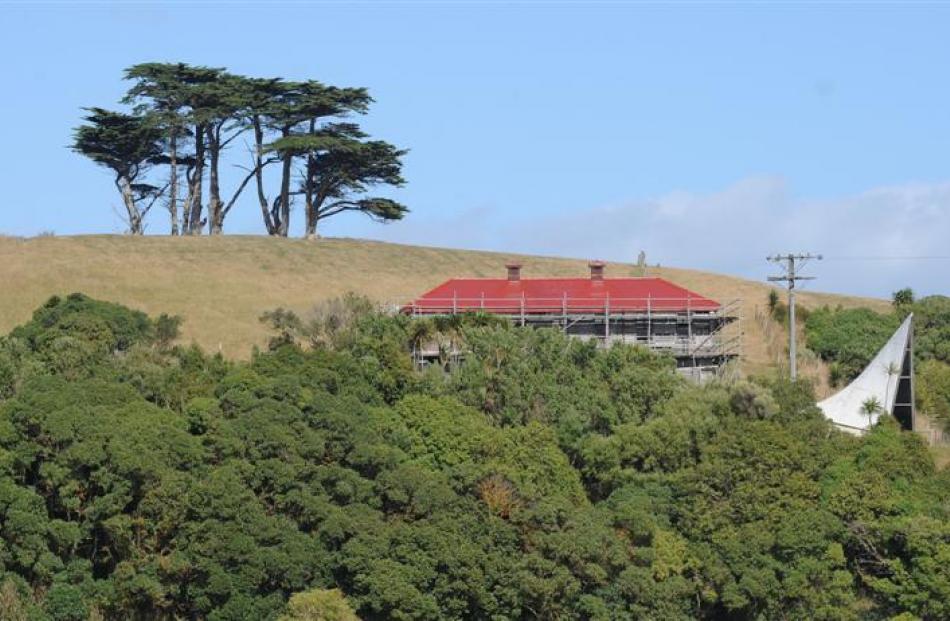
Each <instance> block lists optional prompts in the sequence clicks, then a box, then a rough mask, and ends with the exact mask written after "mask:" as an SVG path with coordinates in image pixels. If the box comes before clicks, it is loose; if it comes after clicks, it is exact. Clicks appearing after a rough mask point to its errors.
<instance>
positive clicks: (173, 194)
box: [168, 128, 178, 235]
mask: <svg viewBox="0 0 950 621" xmlns="http://www.w3.org/2000/svg"><path fill="white" fill-rule="evenodd" d="M168 151H169V162H168V163H169V166H170V167H171V178H170V179H169V180H168V188H169V189H168V192H169V194H168V216H169V218H170V219H171V234H172V235H178V130H177V128H175V129H172V132H171V137H170V138H169V141H168Z"/></svg>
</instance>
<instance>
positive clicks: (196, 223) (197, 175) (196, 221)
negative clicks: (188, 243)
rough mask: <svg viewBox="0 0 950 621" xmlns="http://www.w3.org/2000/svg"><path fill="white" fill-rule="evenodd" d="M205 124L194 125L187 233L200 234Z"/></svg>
mask: <svg viewBox="0 0 950 621" xmlns="http://www.w3.org/2000/svg"><path fill="white" fill-rule="evenodd" d="M204 134H205V126H204V125H196V126H195V171H194V173H192V184H191V186H192V190H191V203H190V206H189V214H188V230H187V231H183V232H184V233H186V234H188V235H201V227H202V224H203V223H202V222H201V212H202V205H201V198H202V194H203V193H204V188H203V186H202V182H203V180H204V175H205V172H204V171H205V140H204Z"/></svg>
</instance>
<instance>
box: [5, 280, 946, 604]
mask: <svg viewBox="0 0 950 621" xmlns="http://www.w3.org/2000/svg"><path fill="white" fill-rule="evenodd" d="M186 320H187V318H186ZM267 320H268V321H269V322H272V323H273V324H274V325H275V326H277V327H279V329H280V330H281V332H280V335H279V337H278V338H275V339H273V341H272V343H271V346H270V347H269V348H268V349H267V350H266V351H259V352H257V353H256V354H255V355H254V356H253V357H252V359H251V360H249V361H247V362H235V361H228V360H225V359H223V358H221V357H220V356H211V355H207V354H205V353H204V352H202V351H200V350H199V349H197V348H196V347H187V346H182V345H176V344H174V342H173V341H174V334H175V328H176V326H177V325H178V321H177V319H174V318H168V317H165V318H157V319H153V318H150V317H148V316H146V315H144V314H143V313H140V312H137V311H134V310H130V309H127V308H124V307H122V306H118V305H115V304H110V303H107V302H101V301H97V300H93V299H90V298H88V297H86V296H83V295H80V294H73V295H69V296H66V297H57V298H53V299H51V300H49V301H48V302H47V303H46V304H44V305H43V306H42V307H41V308H39V309H38V310H37V311H36V313H35V314H34V316H33V318H32V320H31V321H29V322H27V323H25V324H24V325H22V326H20V327H18V328H17V329H15V330H14V331H12V332H11V333H10V334H9V335H7V336H6V337H2V338H0V524H2V526H3V527H2V529H0V573H2V576H0V607H2V609H3V614H5V615H7V616H8V617H10V615H13V616H12V617H10V618H15V619H21V618H29V619H49V620H57V621H59V620H73V619H88V618H96V619H135V618H139V619H146V618H148V619H175V618H186V619H208V620H225V619H284V620H290V619H327V620H330V619H335V620H340V621H343V620H349V619H354V618H360V619H369V620H384V619H393V620H397V619H398V620H406V619H419V620H423V619H425V620H429V619H537V618H541V619H568V618H570V619H575V618H576V619H603V620H607V619H611V620H612V619H643V618H656V619H661V618H662V619H697V618H698V619H725V618H729V619H771V618H785V619H882V620H883V619H892V618H902V619H911V618H919V619H934V620H936V619H944V618H947V616H948V615H950V607H948V602H950V571H948V567H950V564H948V563H947V560H948V558H950V519H948V518H950V515H948V511H950V509H948V506H947V504H946V501H945V499H946V498H947V497H948V494H950V472H948V471H947V470H943V471H937V470H936V469H935V467H934V463H933V461H932V459H931V457H930V456H929V454H928V452H927V450H926V448H925V447H924V446H923V445H922V443H921V442H920V441H919V439H918V438H917V437H916V436H915V435H914V434H909V433H904V432H901V431H900V429H899V428H898V426H897V425H896V424H895V423H894V422H893V421H891V420H889V419H888V418H887V417H883V418H882V422H881V423H880V424H878V425H877V426H876V427H875V428H874V429H873V430H872V432H871V433H870V434H869V435H868V436H867V437H865V438H853V437H850V436H846V435H844V434H841V433H839V432H836V431H835V430H833V429H832V428H831V427H830V426H829V424H828V423H827V422H826V421H825V420H824V419H823V418H822V416H821V415H820V413H819V412H818V410H817V408H816V407H815V404H814V398H813V396H812V394H811V393H810V389H809V387H808V386H807V385H806V384H803V383H795V384H792V383H788V382H783V381H775V380H765V379H761V380H758V379H757V380H751V381H741V382H733V383H713V384H708V385H706V386H702V387H699V386H693V385H691V384H689V383H687V382H685V381H683V380H681V379H680V378H679V377H678V376H677V374H676V372H675V370H674V368H673V363H672V361H671V360H669V359H666V358H664V357H661V356H658V355H655V354H652V353H650V352H648V351H645V350H642V349H639V348H634V347H630V346H624V345H618V346H616V347H614V348H612V349H608V350H601V349H598V348H596V347H595V346H594V345H592V344H590V343H583V342H579V341H576V340H571V339H568V338H566V337H564V336H562V335H561V334H559V333H557V332H555V331H541V330H537V331H536V330H524V329H520V328H513V327H508V326H505V325H498V324H497V323H494V322H491V321H488V320H487V319H486V318H484V317H480V316H477V315H473V316H470V317H462V318H458V319H457V320H455V321H453V322H446V321H442V320H437V321H428V320H422V321H423V323H420V322H418V321H415V320H412V319H410V318H409V317H405V316H395V317H393V316H387V315H384V314H381V313H379V312H377V311H375V310H374V308H373V305H372V304H371V303H369V302H368V301H366V300H363V299H360V298H357V297H355V296H350V297H348V298H346V299H344V300H341V301H338V302H334V303H332V304H327V305H325V306H324V307H323V308H322V309H321V310H320V314H319V315H318V316H315V317H304V318H299V317H296V316H295V315H293V314H292V313H290V312H288V311H281V312H279V313H278V312H275V313H270V314H269V315H268V319H267ZM426 338H433V339H450V340H452V341H453V342H456V343H459V344H462V345H464V348H465V350H466V351H467V352H469V353H468V354H467V355H466V356H465V358H464V359H463V360H462V361H461V363H460V364H458V365H449V366H448V367H447V370H444V369H440V368H438V367H433V368H429V369H427V370H417V369H416V368H415V367H414V366H413V364H412V363H411V359H410V356H409V352H410V351H411V349H412V346H413V343H415V342H418V341H419V339H426ZM899 615H902V616H899Z"/></svg>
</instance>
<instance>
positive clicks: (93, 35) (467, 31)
mask: <svg viewBox="0 0 950 621" xmlns="http://www.w3.org/2000/svg"><path fill="white" fill-rule="evenodd" d="M0 18H2V24H3V35H4V36H3V37H2V38H0V54H2V56H3V58H4V69H3V75H4V78H5V80H4V82H5V84H6V86H7V92H6V96H5V97H3V98H2V99H0V109H2V112H3V116H4V118H6V119H7V120H8V126H7V127H5V129H4V132H3V144H4V145H5V147H6V148H5V149H3V150H2V152H0V170H2V171H3V178H4V179H5V181H6V183H5V184H4V185H5V190H6V192H5V193H6V196H5V200H4V206H3V207H0V210H2V211H0V232H2V233H6V234H14V235H34V234H37V233H39V232H42V231H55V232H56V234H60V235H62V234H74V233H93V232H120V231H121V230H122V223H121V221H120V219H119V218H118V217H117V216H116V215H115V213H114V208H115V207H116V206H118V204H119V201H118V197H117V195H116V194H115V190H114V188H113V186H112V184H111V180H110V178H109V176H108V175H107V174H106V173H105V172H103V171H101V170H98V169H97V168H96V167H95V166H94V165H93V164H91V163H90V162H88V161H86V160H84V159H83V158H81V157H80V156H78V155H75V154H73V153H71V152H70V151H68V150H67V148H66V145H67V144H68V142H69V139H70V133H71V129H72V128H73V127H75V126H76V125H77V124H78V123H79V120H80V118H79V117H80V114H81V110H80V108H81V107H82V106H91V105H98V106H105V107H109V106H114V105H115V102H116V101H117V100H118V99H119V98H120V97H121V95H122V93H123V92H124V89H125V88H126V87H127V85H126V84H125V83H123V81H122V80H121V72H122V69H123V68H124V67H126V66H128V65H131V64H134V63H137V62H143V61H185V62H190V63H194V64H204V65H212V66H225V67H228V68H229V69H230V70H232V71H234V72H237V73H244V74H248V75H258V76H283V77H286V78H291V79H300V78H315V79H319V80H322V81H324V82H327V83H331V84H336V85H341V86H342V85H346V86H366V87H368V88H369V89H370V91H371V93H372V94H373V96H374V97H375V98H376V100H377V103H376V104H375V105H374V107H373V108H372V110H371V112H370V114H369V115H368V116H366V117H365V118H363V119H361V121H362V122H363V124H364V126H365V127H366V128H367V129H368V130H369V131H370V132H371V133H372V134H373V135H374V136H377V137H380V138H383V139H386V140H389V141H391V142H393V143H395V144H397V145H399V146H403V147H406V148H408V149H410V154H409V155H408V156H407V158H406V167H405V176H406V177H407V179H408V184H407V185H406V187H405V188H403V189H401V190H398V191H397V192H393V193H390V195H391V196H393V197H396V198H398V199H399V200H401V201H402V202H404V203H406V204H407V205H408V206H409V207H410V208H411V209H412V213H411V214H410V216H409V217H408V218H407V219H406V220H405V221H404V222H401V223H396V224H392V225H386V226H383V225H378V224H374V223H371V222H369V221H367V220H365V219H361V218H360V217H359V216H357V215H346V216H342V217H339V218H335V219H333V220H330V221H328V222H327V223H326V225H325V226H324V229H323V233H324V234H327V235H333V236H351V237H366V238H376V239H385V240H393V241H401V242H408V243H422V244H428V245H438V246H452V247H466V248H479V249H491V250H504V251H510V252H527V253H543V254H552V255H570V256H579V257H599V258H605V259H608V260H614V261H620V260H627V261H631V260H634V258H635V257H636V255H637V253H638V252H639V251H640V250H641V249H642V250H644V251H646V253H647V257H648V261H650V262H651V263H654V262H659V263H661V264H664V265H677V266H683V267H694V268H703V269H709V270H715V271H721V272H727V273H734V274H738V275H743V276H747V277H750V278H764V276H765V275H766V274H767V273H768V272H769V271H770V270H769V265H768V264H767V263H766V262H765V261H764V256H765V255H766V254H770V253H774V252H785V251H798V250H808V251H814V252H823V253H824V254H826V255H828V257H829V260H827V261H825V262H823V263H822V264H819V265H816V266H815V267H814V268H813V269H812V270H811V271H812V273H813V274H814V275H817V276H818V277H819V280H818V281H816V282H815V283H814V284H813V285H810V286H811V287H813V288H816V289H823V290H833V291H842V292H850V293H863V294H871V295H880V296H887V295H889V294H890V292H891V291H893V290H894V289H896V288H898V287H901V286H905V285H909V286H912V287H914V288H915V289H916V290H917V291H918V292H919V293H937V292H942V293H948V289H950V287H948V284H950V277H948V276H947V273H948V272H950V269H948V268H950V261H948V260H940V259H935V260H899V261H898V260H880V259H875V260H860V261H859V260H850V259H849V260H841V259H845V258H850V257H897V256H901V257H906V256H947V255H950V244H948V239H950V169H948V153H950V74H948V73H947V67H948V66H950V62H948V61H950V37H948V36H947V34H946V33H947V29H948V26H950V7H944V6H940V5H937V4H917V5H907V4H901V5H897V4H894V5H886V4H871V5H855V4H846V5H845V4H839V5H830V6H820V5H817V4H802V5H792V4H785V5H775V4H761V5H752V4H724V5H709V4H680V5H673V6H663V5H658V4H634V3H623V2H610V3H607V2H604V3H597V2H585V3H580V2H576V3H575V2H558V3H551V2H548V3H545V2H508V3H500V2H483V3H476V2H462V3H458V2H455V3H449V2H444V3H439V2H364V3H302V2H297V3H280V2H276V3H266V4H265V3H263V2H260V3H231V4H228V3H210V2H209V3H189V4H186V3H164V4H149V3H64V2H62V3H47V4H39V5H37V4H36V3H32V4H25V3H24V4H3V5H0ZM229 157H230V158H231V161H242V162H243V158H245V157H246V156H245V154H244V153H243V147H236V149H235V150H234V151H233V152H232V153H231V154H229ZM229 179H230V178H229ZM229 179H226V184H227V182H228V181H229ZM246 198H247V199H248V200H246V201H245V202H244V203H243V204H241V205H240V206H239V207H238V208H236V210H235V211H234V212H233V213H232V215H231V216H230V217H229V220H228V221H227V223H226V230H227V231H228V232H232V233H261V232H263V226H262V225H261V223H260V216H259V213H258V211H257V207H256V206H255V203H253V202H252V200H253V197H252V196H250V195H248V196H247V197H246ZM162 215H163V214H162V213H160V212H156V213H154V214H153V216H152V218H151V221H150V224H149V231H150V232H153V233H164V232H165V231H166V224H165V220H164V218H163V217H162ZM301 220H302V217H301V214H299V213H298V214H297V224H298V225H299V224H301ZM836 258H837V259H839V260H834V259H836Z"/></svg>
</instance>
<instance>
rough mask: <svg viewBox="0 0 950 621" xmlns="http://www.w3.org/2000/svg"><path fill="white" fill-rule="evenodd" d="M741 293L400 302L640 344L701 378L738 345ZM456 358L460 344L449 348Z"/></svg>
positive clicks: (434, 350) (426, 312)
mask: <svg viewBox="0 0 950 621" xmlns="http://www.w3.org/2000/svg"><path fill="white" fill-rule="evenodd" d="M697 301H698V302H700V303H698V304H697V303H696V302H697ZM740 308H741V304H740V300H738V299H736V300H730V301H729V302H727V303H724V304H716V305H713V306H711V305H710V303H709V301H708V300H706V299H705V298H703V299H701V300H696V301H694V299H693V298H691V297H688V296H687V297H685V298H657V297H646V298H613V299H611V298H610V297H609V296H607V297H605V298H597V299H594V298H577V297H568V295H567V294H564V295H562V296H560V297H550V298H535V297H532V298H530V299H525V298H524V297H522V298H520V299H514V300H513V299H511V298H486V297H485V296H484V295H482V296H480V297H478V298H460V297H458V296H455V295H453V296H452V297H451V298H430V297H427V298H425V300H424V301H422V302H421V303H420V302H413V303H410V304H408V305H405V306H402V307H400V310H401V312H403V313H406V314H409V315H411V316H413V317H433V316H447V315H456V314H461V313H472V312H485V313H489V314H491V315H494V316H498V317H504V318H505V319H507V320H508V321H509V322H510V323H512V324H513V325H519V326H524V327H532V328H556V329H560V330H562V331H563V332H564V333H565V334H568V335H570V336H572V337H575V338H579V339H582V340H585V341H596V342H597V343H598V345H600V346H602V347H610V346H612V345H614V344H615V343H623V344H629V345H639V346H642V347H646V348H648V349H650V350H652V351H655V352H658V353H664V354H668V355H670V356H672V357H673V358H674V359H675V360H676V366H677V370H678V371H679V372H680V373H681V374H683V375H685V376H687V377H689V378H691V379H693V380H695V381H697V382H703V381H706V380H708V379H710V378H712V377H718V376H721V375H722V374H723V372H724V370H725V369H726V368H727V367H728V366H729V362H731V361H732V360H735V359H736V358H738V357H739V355H740V353H741V347H742V332H741V328H740V326H741V320H740ZM449 353H450V355H451V356H452V357H455V358H457V357H458V356H460V355H462V352H458V351H453V352H449ZM445 355H446V351H445V347H444V344H439V343H435V342H433V343H431V344H429V345H423V346H421V347H420V348H419V349H418V351H417V352H415V356H416V359H417V362H418V363H419V364H421V365H424V364H426V362H427V361H432V360H434V359H435V358H437V357H445Z"/></svg>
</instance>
